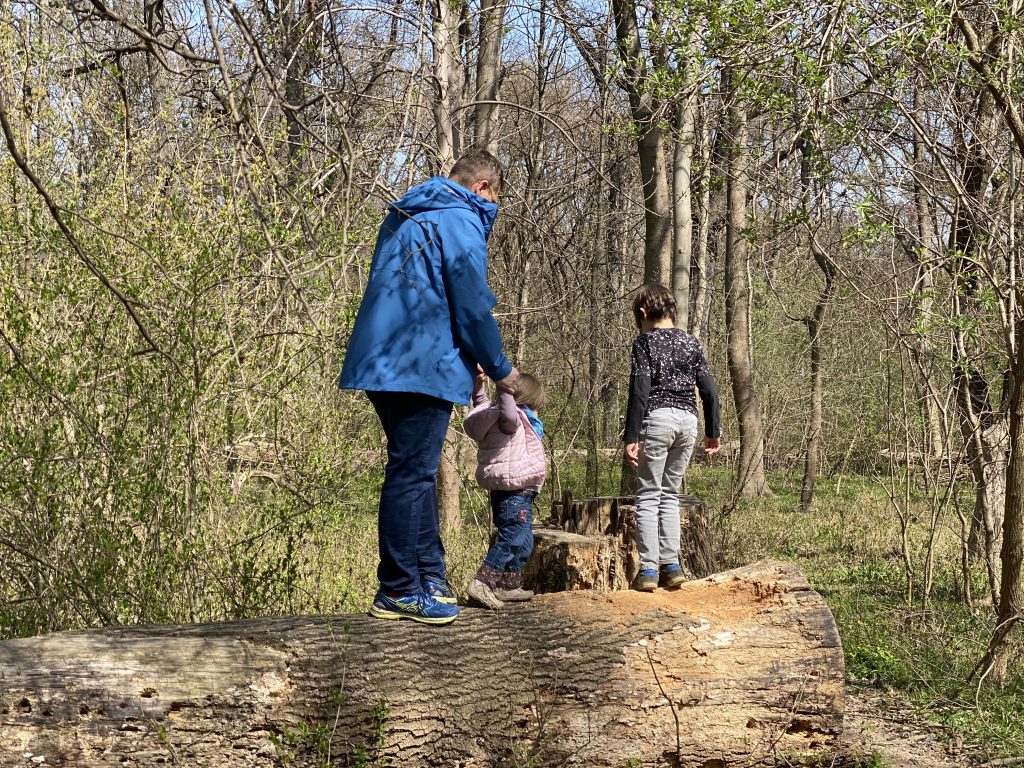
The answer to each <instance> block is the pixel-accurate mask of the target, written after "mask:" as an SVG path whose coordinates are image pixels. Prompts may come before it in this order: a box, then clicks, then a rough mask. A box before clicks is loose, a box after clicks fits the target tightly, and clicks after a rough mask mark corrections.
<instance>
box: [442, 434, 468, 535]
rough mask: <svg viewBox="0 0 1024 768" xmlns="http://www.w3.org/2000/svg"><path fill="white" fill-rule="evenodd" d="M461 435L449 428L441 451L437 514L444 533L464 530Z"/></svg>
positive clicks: (462, 438)
mask: <svg viewBox="0 0 1024 768" xmlns="http://www.w3.org/2000/svg"><path fill="white" fill-rule="evenodd" d="M464 439H465V438H464V437H463V436H462V434H461V433H459V432H458V431H456V430H454V429H452V428H451V427H448V434H447V436H446V437H445V440H444V447H443V448H442V449H441V463H440V465H439V466H438V469H437V512H438V515H439V516H440V519H441V530H442V531H458V530H460V529H461V528H462V502H461V500H460V498H459V491H460V490H461V489H462V473H461V472H460V471H459V454H460V449H461V443H462V441H463V440H464Z"/></svg>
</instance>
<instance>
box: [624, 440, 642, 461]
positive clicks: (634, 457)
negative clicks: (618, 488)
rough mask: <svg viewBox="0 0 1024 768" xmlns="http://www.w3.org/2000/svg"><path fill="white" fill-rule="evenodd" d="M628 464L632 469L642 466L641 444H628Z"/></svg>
mask: <svg viewBox="0 0 1024 768" xmlns="http://www.w3.org/2000/svg"><path fill="white" fill-rule="evenodd" d="M626 463H627V464H629V466H631V467H639V466H640V443H626Z"/></svg>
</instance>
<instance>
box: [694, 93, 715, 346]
mask: <svg viewBox="0 0 1024 768" xmlns="http://www.w3.org/2000/svg"><path fill="white" fill-rule="evenodd" d="M707 111H708V108H707V106H705V107H704V109H703V110H702V112H703V114H702V117H701V128H700V133H699V138H700V145H699V158H700V176H699V177H698V181H697V189H698V190H700V193H699V197H698V200H699V201H700V203H699V206H698V212H699V213H698V216H697V242H696V243H695V245H694V248H693V259H694V261H693V266H694V275H695V278H696V286H695V287H694V286H691V287H690V292H691V293H692V294H693V312H692V313H691V315H690V322H689V329H690V333H692V334H693V335H694V336H695V337H696V338H698V339H701V340H705V344H706V343H707V342H706V339H707V337H708V326H709V322H710V314H711V261H710V258H709V250H710V248H709V246H710V241H711V219H712V213H711V166H712V158H713V153H712V148H711V135H710V131H709V128H708V123H709V122H710V119H711V118H710V115H708V114H707Z"/></svg>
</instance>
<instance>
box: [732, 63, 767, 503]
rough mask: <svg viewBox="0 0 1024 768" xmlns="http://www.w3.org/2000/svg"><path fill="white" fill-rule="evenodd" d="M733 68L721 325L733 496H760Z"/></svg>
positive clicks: (741, 122)
mask: <svg viewBox="0 0 1024 768" xmlns="http://www.w3.org/2000/svg"><path fill="white" fill-rule="evenodd" d="M734 78H735V74H734V73H733V72H732V71H731V70H726V72H724V73H723V75H722V79H723V81H724V83H723V85H724V87H723V90H724V91H725V93H726V96H727V98H728V107H727V110H728V128H729V137H728V142H729V147H728V152H727V158H728V168H727V177H728V179H727V182H726V190H727V191H726V195H727V216H726V235H725V240H726V242H725V326H726V339H727V342H726V351H727V354H728V363H729V377H730V379H731V380H732V394H733V399H734V401H735V404H736V417H737V420H738V421H739V430H740V456H739V462H738V464H737V468H736V489H735V490H736V494H737V495H738V496H760V495H762V494H764V493H766V492H767V491H768V483H767V480H766V479H765V473H764V431H763V429H762V426H761V405H760V403H759V401H758V398H757V391H756V390H755V388H754V360H753V354H752V340H751V338H750V287H751V286H750V265H749V263H748V248H747V241H746V238H745V237H744V233H743V230H744V229H745V228H746V224H747V221H746V220H747V186H748V182H749V179H748V177H747V173H748V165H749V162H750V159H749V153H748V149H747V113H746V107H745V106H744V105H743V103H742V101H741V100H740V97H739V95H738V89H737V88H736V84H735V82H734Z"/></svg>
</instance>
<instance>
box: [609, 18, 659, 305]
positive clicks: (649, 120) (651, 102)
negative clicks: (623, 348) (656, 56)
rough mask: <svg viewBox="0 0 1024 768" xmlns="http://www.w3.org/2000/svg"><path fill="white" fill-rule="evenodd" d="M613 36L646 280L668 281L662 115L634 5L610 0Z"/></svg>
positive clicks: (650, 281)
mask: <svg viewBox="0 0 1024 768" xmlns="http://www.w3.org/2000/svg"><path fill="white" fill-rule="evenodd" d="M612 13H613V15H614V17H615V38H616V43H617V46H618V50H619V56H620V57H621V58H622V63H623V67H624V70H625V74H624V76H623V79H622V85H623V87H624V88H625V89H626V92H627V93H628V95H629V108H630V114H631V115H632V119H633V125H634V126H635V127H636V130H637V134H638V136H637V157H638V159H639V161H640V180H641V185H642V187H643V195H644V282H645V283H647V284H652V283H660V284H662V285H667V284H670V283H671V280H672V207H671V196H670V195H669V191H668V173H667V161H666V152H665V131H664V130H663V129H662V127H661V121H662V120H663V119H664V118H665V115H664V114H663V113H662V104H661V103H660V102H659V100H658V99H657V98H656V97H655V95H654V94H653V93H652V92H651V90H652V89H651V87H650V83H649V82H648V80H649V78H650V72H649V69H650V67H649V65H648V63H647V61H646V57H645V55H644V51H643V47H642V44H641V39H642V38H641V35H640V28H639V23H638V22H637V11H636V5H635V4H634V3H633V2H632V0H612Z"/></svg>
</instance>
